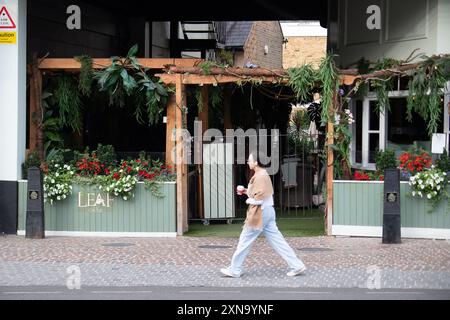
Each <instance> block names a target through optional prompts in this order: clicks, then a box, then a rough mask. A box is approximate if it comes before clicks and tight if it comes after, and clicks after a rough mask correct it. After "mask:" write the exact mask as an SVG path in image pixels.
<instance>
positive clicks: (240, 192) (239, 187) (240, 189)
mask: <svg viewBox="0 0 450 320" xmlns="http://www.w3.org/2000/svg"><path fill="white" fill-rule="evenodd" d="M244 190H245V188H244V186H237V187H236V193H237V194H238V195H240V196H242V195H243V194H244Z"/></svg>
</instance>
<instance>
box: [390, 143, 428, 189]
mask: <svg viewBox="0 0 450 320" xmlns="http://www.w3.org/2000/svg"><path fill="white" fill-rule="evenodd" d="M398 160H399V161H400V166H399V167H400V169H401V170H402V180H404V179H406V180H409V178H410V177H411V176H414V175H415V174H417V173H418V172H421V171H423V170H424V169H425V168H430V167H431V164H432V160H431V156H430V154H429V153H428V152H427V151H425V150H424V149H422V148H419V147H417V145H416V144H414V145H413V146H412V147H411V148H409V149H408V151H406V152H403V153H402V154H401V155H400V157H399V158H398Z"/></svg>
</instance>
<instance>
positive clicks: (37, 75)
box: [29, 53, 45, 162]
mask: <svg viewBox="0 0 450 320" xmlns="http://www.w3.org/2000/svg"><path fill="white" fill-rule="evenodd" d="M39 64H40V61H39V59H38V57H37V53H34V54H33V59H32V63H31V76H30V132H29V137H30V151H34V150H37V152H38V154H39V159H40V160H41V162H42V161H44V160H45V152H44V139H45V137H44V128H43V123H42V122H43V117H44V114H45V110H44V106H43V105H42V73H41V70H40V69H39Z"/></svg>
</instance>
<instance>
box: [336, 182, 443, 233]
mask: <svg viewBox="0 0 450 320" xmlns="http://www.w3.org/2000/svg"><path fill="white" fill-rule="evenodd" d="M383 188H384V184H383V183H382V182H367V181H364V182H358V181H334V183H333V225H348V226H377V227H379V226H382V224H383ZM409 192H411V189H410V186H409V184H408V183H407V182H402V183H400V193H401V195H400V205H401V212H400V214H401V224H402V227H406V228H442V229H449V228H450V214H446V213H445V210H446V206H447V201H445V200H443V201H442V202H441V203H440V205H439V206H438V207H437V208H436V210H435V211H433V212H431V213H428V210H429V209H430V208H431V207H430V205H429V204H428V201H427V200H425V198H415V197H414V198H413V197H411V196H408V195H407V193H409ZM449 192H450V188H449Z"/></svg>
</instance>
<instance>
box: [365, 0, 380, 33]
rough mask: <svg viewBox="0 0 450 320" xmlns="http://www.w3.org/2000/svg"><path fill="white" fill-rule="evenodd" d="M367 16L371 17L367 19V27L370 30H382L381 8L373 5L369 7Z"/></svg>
mask: <svg viewBox="0 0 450 320" xmlns="http://www.w3.org/2000/svg"><path fill="white" fill-rule="evenodd" d="M366 13H367V14H370V16H369V17H368V18H367V21H366V25H367V29H369V30H374V29H377V30H380V29H381V9H380V7H379V6H377V5H375V4H373V5H371V6H368V7H367V10H366Z"/></svg>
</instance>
